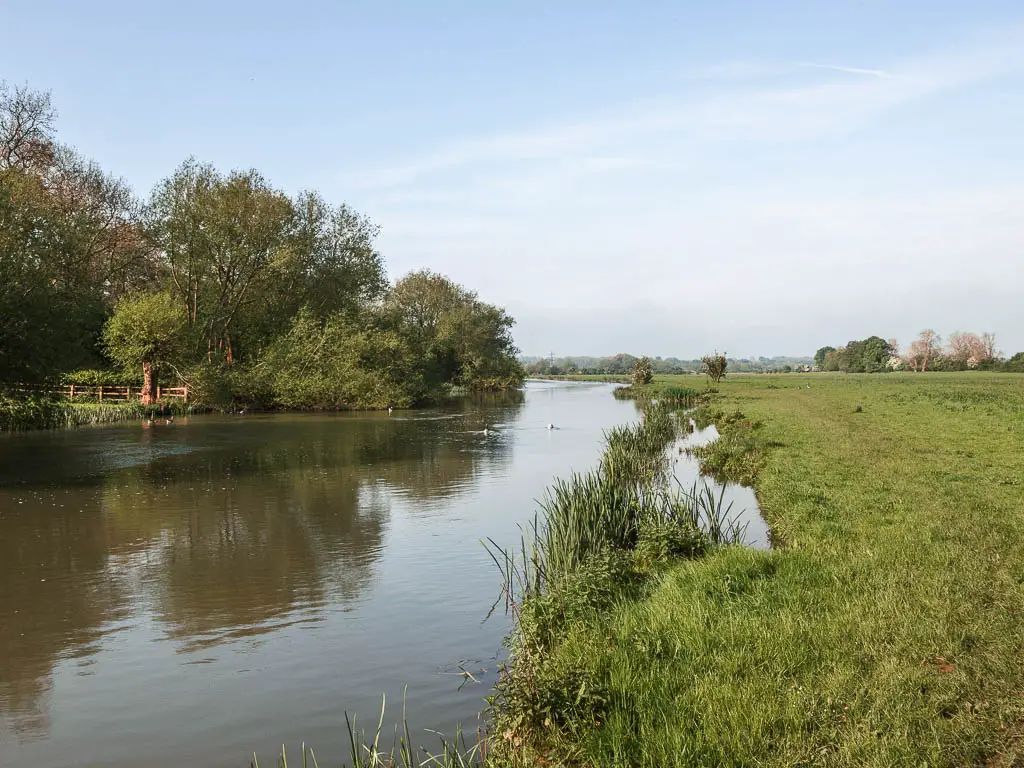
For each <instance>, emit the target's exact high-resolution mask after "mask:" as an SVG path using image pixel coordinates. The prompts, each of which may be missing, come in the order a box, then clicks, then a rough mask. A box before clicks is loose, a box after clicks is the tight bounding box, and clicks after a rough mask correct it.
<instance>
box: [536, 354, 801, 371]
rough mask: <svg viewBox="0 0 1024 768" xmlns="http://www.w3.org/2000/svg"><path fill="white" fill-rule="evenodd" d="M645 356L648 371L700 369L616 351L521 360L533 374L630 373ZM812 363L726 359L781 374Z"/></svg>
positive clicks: (697, 363)
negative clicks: (607, 353)
mask: <svg viewBox="0 0 1024 768" xmlns="http://www.w3.org/2000/svg"><path fill="white" fill-rule="evenodd" d="M642 359H646V360H647V361H648V362H649V363H650V366H651V370H652V371H653V372H654V373H657V374H683V373H689V374H694V375H698V374H701V373H702V372H703V366H704V361H703V360H702V359H693V360H681V359H679V358H677V357H666V358H662V357H654V358H643V357H637V356H634V355H630V354H625V353H619V354H617V355H612V356H610V357H592V356H587V355H576V356H569V357H555V356H551V357H523V358H521V361H522V363H523V365H525V366H526V371H527V373H528V374H530V375H532V376H562V375H572V374H593V375H601V376H607V375H613V376H630V375H632V373H633V366H634V365H635V364H636V361H637V360H642ZM812 363H813V361H812V359H811V358H810V357H785V356H779V357H758V358H731V357H730V358H728V365H729V370H731V371H735V372H738V373H744V372H756V373H782V372H786V373H788V372H790V371H792V370H802V369H803V368H804V367H805V366H810V365H811V364H812Z"/></svg>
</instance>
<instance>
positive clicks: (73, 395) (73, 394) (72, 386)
mask: <svg viewBox="0 0 1024 768" xmlns="http://www.w3.org/2000/svg"><path fill="white" fill-rule="evenodd" d="M71 399H72V400H74V399H75V385H74V384H72V385H71Z"/></svg>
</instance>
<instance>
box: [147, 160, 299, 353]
mask: <svg viewBox="0 0 1024 768" xmlns="http://www.w3.org/2000/svg"><path fill="white" fill-rule="evenodd" d="M148 211H149V222H148V231H149V233H150V236H151V238H152V239H153V242H154V245H155V246H156V247H157V248H158V249H159V251H160V252H161V253H162V254H163V259H164V262H165V264H166V266H167V268H168V272H169V276H170V282H171V285H172V286H173V292H174V295H175V296H176V298H177V300H178V302H179V304H181V306H182V308H183V309H184V312H185V316H186V318H187V321H188V323H189V325H190V326H192V327H193V328H195V329H196V331H197V338H199V339H201V340H202V341H203V342H205V352H206V355H207V358H208V359H209V360H211V361H212V360H214V359H215V358H216V359H218V360H223V361H224V362H225V363H226V364H228V365H230V364H231V363H232V362H233V360H234V357H235V349H236V345H237V342H238V341H239V338H238V337H239V335H240V333H238V332H236V329H239V328H241V326H242V324H241V323H240V318H242V317H243V316H244V315H245V314H246V312H247V311H248V310H249V309H251V308H253V307H259V306H263V307H264V308H266V302H265V299H266V289H267V288H268V286H270V285H272V284H275V281H276V280H278V278H279V270H278V269H276V268H275V267H277V266H278V265H279V264H280V263H281V262H282V261H284V260H286V259H287V258H288V255H289V254H288V250H287V246H288V245H289V238H290V236H291V233H292V221H293V210H292V204H291V201H290V200H289V199H288V198H287V197H286V196H285V195H284V194H283V193H281V192H279V191H277V190H275V189H272V188H271V187H270V186H269V185H268V184H267V183H266V181H265V180H264V179H263V177H262V176H260V174H259V173H257V172H256V171H254V170H250V171H235V172H232V173H231V174H229V175H228V176H221V175H220V174H219V173H217V171H216V170H215V169H214V168H213V167H212V166H209V165H201V164H199V163H196V162H195V161H194V160H188V161H186V162H185V163H184V164H182V165H181V166H180V167H179V168H178V170H177V171H176V172H175V174H174V175H173V176H172V177H171V178H169V179H167V180H165V181H164V182H162V183H161V184H160V185H159V186H158V187H157V189H156V191H155V192H154V193H153V197H152V199H151V201H150V205H149V208H148ZM241 333H242V334H244V328H241ZM233 334H234V337H233Z"/></svg>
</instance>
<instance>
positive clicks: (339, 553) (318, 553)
mask: <svg viewBox="0 0 1024 768" xmlns="http://www.w3.org/2000/svg"><path fill="white" fill-rule="evenodd" d="M516 394H518V395H519V398H516V397H515V396H512V397H507V396H506V397H504V398H502V397H500V396H491V397H486V398H480V399H466V400H465V401H462V402H460V404H459V405H458V406H456V407H452V408H449V409H445V410H444V411H440V412H409V413H403V414H396V415H395V416H396V417H395V418H391V419H388V418H386V417H380V418H376V417H369V418H368V417H361V418H352V417H345V416H341V417H333V418H332V417H315V416H314V417H302V416H278V417H272V418H265V417H257V418H252V419H248V417H244V418H246V419H248V420H247V421H244V420H239V419H234V420H231V419H222V420H217V419H210V420H207V421H206V422H204V421H203V420H197V421H196V422H194V423H193V424H189V425H176V426H175V427H165V428H164V429H163V431H160V430H140V431H139V432H138V433H135V432H129V431H126V430H121V431H116V432H106V433H104V432H96V433H94V435H95V437H92V438H90V437H89V433H88V432H86V431H83V432H80V433H78V434H77V435H76V436H75V438H74V439H71V440H50V441H43V442H41V445H42V446H43V450H42V451H39V452H36V451H34V450H25V451H21V452H17V453H16V452H13V451H12V452H9V453H5V454H4V455H5V456H8V458H10V459H11V460H12V461H14V462H19V463H22V464H23V467H22V469H24V470H25V472H22V473H19V471H18V468H17V467H10V466H8V467H7V470H8V471H5V472H4V473H2V474H3V476H2V477H0V487H2V486H3V485H13V484H14V482H15V481H14V480H13V479H15V478H16V479H17V481H18V485H19V486H20V487H17V488H15V489H12V490H10V492H8V491H4V490H0V512H2V514H0V617H2V621H3V625H2V626H3V631H2V632H0V715H6V716H8V717H9V719H10V720H11V722H13V724H14V726H15V728H17V729H18V730H19V731H20V732H22V733H26V734H29V733H32V734H35V735H43V734H45V732H46V730H47V728H48V717H47V715H46V713H45V709H44V706H43V701H44V699H45V694H46V692H47V691H48V689H49V687H50V675H51V674H52V671H53V667H54V665H55V664H56V662H57V660H58V659H60V658H67V657H75V656H81V657H83V658H84V657H87V656H89V655H91V654H93V653H95V652H96V650H98V647H99V642H100V640H101V638H102V637H103V635H104V633H105V632H106V631H108V630H109V629H110V625H111V623H112V622H114V621H116V620H118V619H123V618H125V617H127V616H129V615H130V614H131V613H132V608H133V604H134V603H135V602H137V601H139V600H146V601H151V602H152V603H153V605H154V606H155V607H154V610H155V613H156V614H157V616H158V618H159V619H160V620H161V621H162V622H163V623H164V625H165V626H166V628H167V632H168V636H169V637H171V638H174V639H176V640H177V641H179V642H181V643H183V646H182V647H183V649H185V650H192V649H196V648H200V647H203V646H204V645H208V644H212V643H217V642H223V641H225V640H230V639H232V638H237V637H241V636H245V635H250V634H255V633H259V632H267V631H272V630H273V629H275V628H278V627H281V626H283V625H285V624H287V623H289V622H290V621H294V620H303V619H309V618H310V617H311V616H314V615H315V609H316V608H317V607H319V606H322V605H324V604H327V603H336V602H340V603H345V602H350V601H352V600H355V599H357V598H358V597H359V595H360V593H361V592H362V591H364V590H365V588H366V587H367V585H368V584H369V583H370V582H371V580H372V578H373V566H374V563H375V562H376V561H377V559H378V558H379V555H380V551H381V548H382V546H383V537H384V532H385V530H386V526H387V522H388V515H389V512H390V509H389V502H388V499H389V493H388V489H397V490H399V491H401V492H403V493H404V494H406V495H407V496H408V497H410V498H411V499H413V500H419V501H424V502H426V501H429V500H433V499H441V498H450V497H451V496H452V495H454V494H456V493H458V492H460V491H462V490H465V489H467V488H468V487H469V486H470V484H471V481H472V479H473V478H474V477H475V476H476V475H477V474H478V473H479V472H480V471H482V470H483V469H485V468H487V467H493V466H495V465H496V464H501V463H504V462H507V461H508V460H509V458H510V451H511V440H512V438H511V437H510V436H508V435H504V436H503V435H501V434H499V435H498V436H496V437H492V438H490V439H487V440H481V439H480V435H479V434H475V431H476V430H479V429H481V428H482V427H483V426H484V424H490V425H492V426H493V425H495V424H499V423H510V422H512V421H513V420H514V418H515V415H516V412H517V411H518V409H519V408H520V407H521V406H522V400H521V393H516ZM90 439H91V440H92V442H91V443H90ZM40 456H44V457H45V458H44V459H43V461H45V463H46V466H47V467H48V470H47V472H48V474H47V473H44V472H41V471H40V470H39V460H40ZM154 456H155V458H153V457H154ZM140 458H141V459H145V462H144V463H139V464H137V465H134V466H125V465H126V464H127V465H130V464H131V463H132V462H133V461H138V460H139V459H140ZM54 477H56V478H58V480H57V483H58V484H59V485H58V490H56V491H53V490H46V491H43V490H41V487H42V486H43V484H44V481H45V480H46V479H47V478H48V479H49V484H50V488H51V489H52V488H53V485H54V482H55V481H54ZM18 500H21V501H22V502H23V503H21V504H18V503H17V501H18ZM59 503H63V504H64V506H63V507H60V506H58V504H59ZM44 579H45V581H44Z"/></svg>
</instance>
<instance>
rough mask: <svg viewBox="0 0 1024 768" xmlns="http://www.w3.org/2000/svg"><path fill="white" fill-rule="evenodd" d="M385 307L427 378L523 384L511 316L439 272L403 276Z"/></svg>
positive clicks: (481, 385) (479, 384)
mask: <svg viewBox="0 0 1024 768" xmlns="http://www.w3.org/2000/svg"><path fill="white" fill-rule="evenodd" d="M384 312H385V316H386V317H387V318H388V321H389V322H390V323H391V326H392V327H393V328H394V329H395V330H396V331H398V332H399V333H400V334H402V335H403V336H404V337H405V338H406V339H407V340H408V342H409V345H410V347H411V348H412V349H413V350H414V352H415V353H416V354H417V355H418V356H419V357H420V358H421V359H423V360H424V362H425V366H426V370H425V376H426V378H427V380H428V381H430V382H433V383H435V384H439V383H444V384H454V385H458V386H466V387H469V388H471V389H493V388H498V389H500V388H506V387H510V386H519V385H520V384H521V383H522V379H523V370H522V366H521V365H520V364H519V361H518V359H517V356H518V354H519V350H518V349H517V348H516V346H515V343H514V341H513V340H512V326H513V325H514V324H515V321H514V320H513V319H512V317H511V316H509V315H508V313H507V312H505V310H504V309H502V308H500V307H495V306H492V305H490V304H486V303H484V302H482V301H480V300H479V299H478V298H477V295H476V294H475V293H473V292H472V291H468V290H466V289H465V288H463V287H462V286H461V285H459V284H457V283H455V282H453V281H451V280H449V279H448V278H446V277H444V276H443V275H438V274H436V273H434V272H430V271H429V270H423V271H419V272H411V273H410V274H408V275H406V276H405V277H403V278H402V279H401V280H399V281H398V282H397V283H396V284H395V286H394V288H393V289H392V290H391V291H390V292H389V293H388V295H387V297H386V298H385V301H384Z"/></svg>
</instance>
